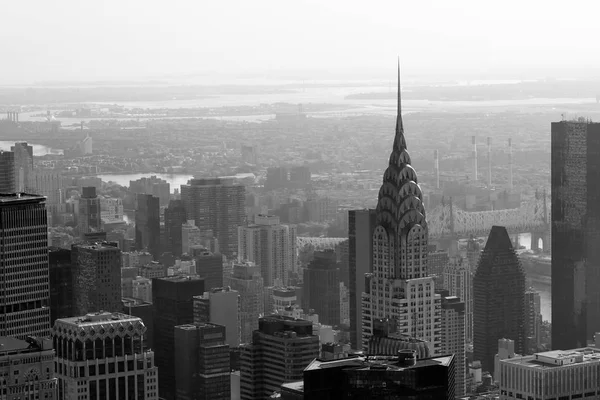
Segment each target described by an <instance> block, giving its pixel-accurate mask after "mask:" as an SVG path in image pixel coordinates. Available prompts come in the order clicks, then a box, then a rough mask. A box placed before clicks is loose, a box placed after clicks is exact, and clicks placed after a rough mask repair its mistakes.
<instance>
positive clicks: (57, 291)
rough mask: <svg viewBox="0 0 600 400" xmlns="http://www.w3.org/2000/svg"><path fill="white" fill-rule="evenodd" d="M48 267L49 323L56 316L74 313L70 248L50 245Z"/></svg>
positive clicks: (64, 316) (54, 319) (62, 316)
mask: <svg viewBox="0 0 600 400" xmlns="http://www.w3.org/2000/svg"><path fill="white" fill-rule="evenodd" d="M48 265H49V267H50V324H51V326H52V325H54V321H56V320H57V319H58V318H67V317H72V316H73V315H75V313H74V312H73V302H74V299H73V264H72V262H71V250H68V249H60V248H58V247H51V248H50V249H49V255H48Z"/></svg>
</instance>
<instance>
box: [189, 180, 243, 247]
mask: <svg viewBox="0 0 600 400" xmlns="http://www.w3.org/2000/svg"><path fill="white" fill-rule="evenodd" d="M245 195H246V189H245V188H244V186H243V185H239V184H236V183H234V181H233V179H218V178H217V179H215V178H212V179H192V180H190V181H189V182H188V184H187V185H181V200H182V201H183V205H184V207H185V209H186V211H187V217H188V218H189V219H193V220H194V221H196V226H197V227H198V228H200V230H202V231H203V232H204V231H207V230H211V231H212V232H213V234H214V235H215V237H216V238H217V239H218V241H219V247H220V249H221V253H223V254H224V255H226V256H227V257H228V258H232V257H234V256H236V255H237V250H238V226H241V225H244V222H245V219H246V216H245V205H244V204H245Z"/></svg>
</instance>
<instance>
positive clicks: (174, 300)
mask: <svg viewBox="0 0 600 400" xmlns="http://www.w3.org/2000/svg"><path fill="white" fill-rule="evenodd" d="M202 293H204V279H202V278H200V277H199V276H186V275H176V276H169V277H165V278H154V279H153V280H152V304H153V305H154V343H155V344H156V346H155V347H156V349H155V351H156V366H157V367H158V383H159V388H160V397H162V398H165V399H167V400H173V399H175V398H176V397H175V357H174V354H175V331H174V328H175V327H176V326H177V325H186V324H191V323H192V322H193V321H194V300H193V298H194V296H197V295H200V294H202Z"/></svg>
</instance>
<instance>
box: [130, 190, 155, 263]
mask: <svg viewBox="0 0 600 400" xmlns="http://www.w3.org/2000/svg"><path fill="white" fill-rule="evenodd" d="M135 245H136V248H137V249H138V250H142V249H146V250H147V251H148V252H149V253H150V254H152V257H154V260H157V259H158V257H160V254H161V250H160V205H159V200H158V197H154V196H152V195H150V194H138V195H137V209H136V210H135Z"/></svg>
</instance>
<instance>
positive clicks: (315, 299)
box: [302, 250, 340, 326]
mask: <svg viewBox="0 0 600 400" xmlns="http://www.w3.org/2000/svg"><path fill="white" fill-rule="evenodd" d="M339 266H340V265H339V263H338V262H337V256H336V254H335V252H334V251H333V250H326V251H315V253H314V259H313V260H312V261H311V262H310V264H309V265H308V268H306V269H305V270H304V287H303V288H304V294H303V296H302V302H303V303H304V304H303V308H304V310H305V311H306V312H308V310H311V309H312V310H315V313H317V314H319V322H321V323H322V324H325V325H331V326H335V325H339V323H340V268H339Z"/></svg>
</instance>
